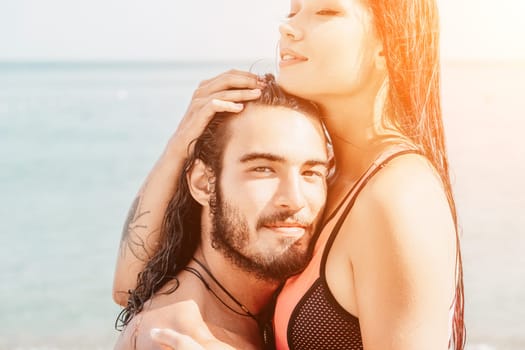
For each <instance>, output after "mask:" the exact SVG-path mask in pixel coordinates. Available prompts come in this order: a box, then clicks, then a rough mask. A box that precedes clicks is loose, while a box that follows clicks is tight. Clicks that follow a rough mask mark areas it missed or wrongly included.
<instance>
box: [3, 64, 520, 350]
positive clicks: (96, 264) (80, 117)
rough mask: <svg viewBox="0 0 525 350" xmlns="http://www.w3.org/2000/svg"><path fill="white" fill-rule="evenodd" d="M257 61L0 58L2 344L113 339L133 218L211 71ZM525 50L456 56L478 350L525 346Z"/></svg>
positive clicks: (471, 325) (453, 77)
mask: <svg viewBox="0 0 525 350" xmlns="http://www.w3.org/2000/svg"><path fill="white" fill-rule="evenodd" d="M272 67H273V66H272V62H271V61H270V60H260V61H254V62H235V61H227V62H217V61H211V62H169V61H166V62H122V61H109V62H53V61H47V62H0V193H1V194H2V197H3V201H2V204H0V218H1V221H2V223H3V225H2V228H1V233H2V238H3V239H2V242H3V244H2V245H1V246H0V255H1V256H2V264H0V276H3V281H2V283H1V284H0V298H1V300H3V301H4V303H3V304H2V306H1V307H0V311H1V312H0V325H1V326H2V328H1V330H0V349H6V350H15V349H16V350H28V349H35V350H36V349H39V350H43V349H46V350H47V349H57V350H58V349H111V348H112V347H113V344H114V342H115V340H116V337H117V336H118V332H117V331H115V330H114V323H115V319H116V317H117V315H118V313H119V311H120V307H118V306H117V305H115V304H114V303H113V301H112V297H111V286H112V279H113V270H114V263H115V259H116V254H117V250H118V245H119V242H120V236H121V232H122V225H123V223H124V220H125V218H126V216H127V212H128V208H129V206H130V205H131V202H132V200H133V198H134V197H135V193H136V191H137V190H138V189H139V187H140V185H141V183H142V181H143V180H144V178H145V177H146V175H147V174H148V172H149V170H150V169H151V167H152V166H153V164H154V163H155V161H156V159H157V158H158V157H159V155H160V153H161V152H162V150H163V148H164V145H165V144H166V142H167V140H168V138H169V137H170V135H171V134H172V133H173V132H174V130H175V129H176V127H177V123H178V122H179V120H180V119H181V118H182V116H183V114H184V112H185V110H186V108H187V105H188V103H189V101H190V98H191V95H192V93H193V90H194V89H195V88H196V87H197V85H198V83H199V81H201V80H203V79H207V78H210V77H212V76H214V75H217V74H219V73H221V72H222V71H224V70H227V69H230V68H237V69H245V70H247V69H250V68H252V70H255V72H256V73H264V72H266V71H270V72H272V71H273V68H272ZM523 81H525V62H466V61H461V62H444V63H443V65H442V95H443V115H444V122H445V129H446V132H447V147H448V151H449V156H450V162H451V175H452V184H453V188H454V192H455V196H456V202H457V206H458V214H459V222H460V227H461V238H462V249H463V264H464V278H465V280H464V282H465V300H466V306H465V310H466V325H467V349H468V350H517V349H525V332H524V330H525V254H523V252H524V251H525V229H524V227H525V216H523V215H522V211H523V210H524V209H525V186H523V185H522V183H521V182H522V181H523V179H524V178H525V163H524V160H525V138H524V137H523V130H524V128H525V98H523V96H522V91H523Z"/></svg>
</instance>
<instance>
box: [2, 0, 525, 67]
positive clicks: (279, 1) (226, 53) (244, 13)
mask: <svg viewBox="0 0 525 350" xmlns="http://www.w3.org/2000/svg"><path fill="white" fill-rule="evenodd" d="M438 5H439V6H440V13H441V27H442V36H441V47H442V57H443V58H444V59H449V60H484V61H486V60H497V61H508V60H512V61H516V60H518V61H525V39H524V38H523V37H524V36H525V21H523V20H522V18H521V17H522V16H523V14H524V13H525V0H497V1H494V0H438ZM287 11H288V1H286V0H148V1H146V0H45V1H44V0H0V61H17V60H23V61H38V60H46V61H52V60H70V61H75V60H82V61H89V60H96V61H103V60H141V61H142V60H154V61H158V60H162V61H176V60H185V61H188V60H245V59H250V60H253V59H259V58H271V57H275V51H276V45H277V40H278V30H277V28H278V25H279V23H280V22H281V21H282V20H283V19H284V17H285V15H286V14H287Z"/></svg>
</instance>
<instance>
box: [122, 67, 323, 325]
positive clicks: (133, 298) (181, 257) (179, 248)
mask: <svg viewBox="0 0 525 350" xmlns="http://www.w3.org/2000/svg"><path fill="white" fill-rule="evenodd" d="M264 81H265V82H266V87H265V88H264V89H263V90H262V91H261V96H260V97H259V98H258V99H257V100H255V101H252V102H249V104H254V105H262V106H280V107H286V108H288V109H291V110H296V111H301V112H303V113H304V114H305V115H309V116H311V117H314V118H315V117H317V116H318V115H319V112H318V109H317V106H315V105H314V104H313V103H312V102H309V101H306V100H303V99H301V98H298V97H295V96H292V95H290V94H288V93H286V92H284V90H282V89H281V88H280V87H279V86H278V85H277V83H276V82H275V79H274V77H273V75H271V74H267V75H266V76H265V77H264ZM234 115H236V114H233V113H217V114H216V115H215V116H214V117H213V118H212V120H211V121H210V122H209V123H208V125H207V126H206V128H205V129H204V131H203V132H202V134H201V135H200V136H199V137H198V138H197V139H196V140H195V141H194V143H193V151H192V152H189V155H188V158H187V159H186V161H185V163H184V167H183V171H182V175H181V176H180V178H179V180H178V186H177V192H176V193H175V195H174V196H173V197H172V198H171V200H170V202H169V204H168V207H167V209H166V212H165V214H164V220H163V222H162V226H161V229H160V236H159V241H158V247H159V248H158V250H157V251H156V252H155V253H154V255H153V256H152V257H151V258H149V260H148V261H147V263H146V266H145V267H144V269H143V270H142V272H141V273H140V274H139V275H138V281H137V287H136V288H135V289H134V290H132V291H130V296H129V298H128V304H127V306H126V307H125V308H124V309H123V310H122V312H121V313H120V314H119V315H118V317H117V320H116V324H115V328H117V329H122V328H123V327H124V326H126V325H127V324H128V323H129V322H130V321H131V319H132V318H133V316H134V315H136V314H137V313H139V312H141V311H142V310H143V308H144V303H145V302H146V301H148V300H149V299H151V298H152V297H153V296H154V295H155V293H157V292H158V291H159V290H160V289H161V288H162V287H163V286H164V285H165V284H166V283H167V282H169V281H171V280H175V281H176V282H177V283H176V284H175V285H174V287H173V288H171V289H170V290H168V291H167V292H166V293H171V292H173V291H174V290H176V289H177V287H178V280H177V277H176V276H177V274H178V273H179V272H180V271H181V270H182V269H183V268H184V267H186V265H187V264H188V263H189V261H190V259H191V257H192V256H193V254H194V253H195V250H196V249H197V247H198V245H199V244H200V242H201V213H202V206H201V205H200V204H199V203H198V202H197V201H195V199H193V197H192V195H191V193H190V189H189V186H188V180H187V174H188V172H189V171H190V170H191V167H192V166H193V164H194V163H195V161H196V160H200V161H202V162H203V163H204V164H205V165H206V167H207V170H209V171H210V173H211V174H213V176H214V177H215V181H216V182H217V183H219V182H218V181H219V180H220V174H221V172H222V159H223V152H224V148H225V146H226V142H227V140H228V138H229V137H230V134H229V131H228V129H229V128H228V127H227V125H228V121H229V120H230V119H232V116H234ZM218 188H219V187H218V186H216V190H218ZM213 205H214V203H210V209H211V210H213Z"/></svg>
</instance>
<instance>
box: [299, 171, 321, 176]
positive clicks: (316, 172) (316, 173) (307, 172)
mask: <svg viewBox="0 0 525 350" xmlns="http://www.w3.org/2000/svg"><path fill="white" fill-rule="evenodd" d="M303 175H304V176H308V177H313V176H315V177H325V174H324V173H323V172H320V171H315V170H307V171H305V172H303Z"/></svg>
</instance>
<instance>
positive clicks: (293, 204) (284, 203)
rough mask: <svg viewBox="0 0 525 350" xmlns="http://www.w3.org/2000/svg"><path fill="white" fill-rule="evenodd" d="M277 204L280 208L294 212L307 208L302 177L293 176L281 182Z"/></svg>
mask: <svg viewBox="0 0 525 350" xmlns="http://www.w3.org/2000/svg"><path fill="white" fill-rule="evenodd" d="M276 204H277V206H278V207H280V208H283V209H287V210H292V211H299V210H301V209H303V208H304V207H305V206H306V198H305V195H304V190H303V186H302V183H301V177H300V176H298V175H291V176H289V177H288V178H287V179H286V180H285V181H282V182H281V185H280V187H279V193H278V195H277V201H276Z"/></svg>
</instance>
